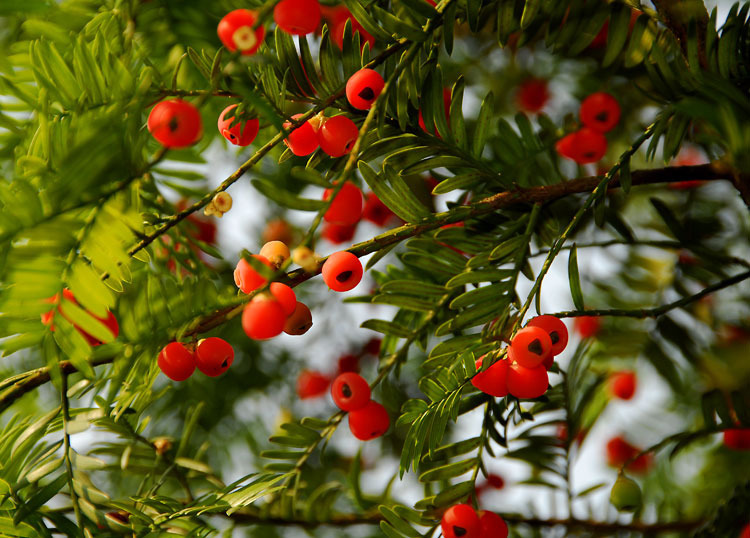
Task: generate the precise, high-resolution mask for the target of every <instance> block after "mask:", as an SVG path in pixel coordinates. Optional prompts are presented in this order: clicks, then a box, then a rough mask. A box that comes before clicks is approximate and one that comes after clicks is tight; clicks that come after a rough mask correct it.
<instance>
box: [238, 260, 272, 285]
mask: <svg viewBox="0 0 750 538" xmlns="http://www.w3.org/2000/svg"><path fill="white" fill-rule="evenodd" d="M251 257H252V258H255V259H256V260H258V261H260V262H261V263H263V264H265V265H267V266H268V267H270V268H271V269H273V266H272V265H271V262H269V261H268V260H267V259H266V258H265V257H264V256H260V255H258V254H253V255H252V256H251ZM234 283H235V284H237V287H238V288H239V289H240V290H242V292H243V293H250V292H252V291H254V290H257V289H258V288H260V287H261V286H263V285H264V284H265V283H266V278H265V277H263V276H261V275H260V274H259V273H258V272H257V271H256V270H255V269H253V266H252V265H250V263H249V262H248V261H247V260H246V259H245V258H240V261H239V262H238V263H237V267H236V268H235V270H234Z"/></svg>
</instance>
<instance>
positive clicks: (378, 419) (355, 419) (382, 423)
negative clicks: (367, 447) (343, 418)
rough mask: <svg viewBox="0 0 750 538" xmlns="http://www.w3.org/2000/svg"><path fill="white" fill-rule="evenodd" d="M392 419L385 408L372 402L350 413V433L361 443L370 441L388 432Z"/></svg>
mask: <svg viewBox="0 0 750 538" xmlns="http://www.w3.org/2000/svg"><path fill="white" fill-rule="evenodd" d="M390 424H391V419H390V418H389V417H388V411H386V410H385V407H383V406H382V405H380V404H379V403H378V402H376V401H374V400H370V401H369V402H367V404H366V405H365V406H364V407H360V408H359V409H355V410H354V411H350V412H349V431H351V432H352V435H354V437H356V438H357V439H359V440H360V441H370V440H372V439H375V438H376V437H380V436H381V435H383V434H384V433H385V432H387V431H388V427H389V426H390Z"/></svg>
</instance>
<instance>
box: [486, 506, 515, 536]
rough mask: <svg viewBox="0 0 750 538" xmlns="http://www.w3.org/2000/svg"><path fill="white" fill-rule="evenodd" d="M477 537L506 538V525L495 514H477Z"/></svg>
mask: <svg viewBox="0 0 750 538" xmlns="http://www.w3.org/2000/svg"><path fill="white" fill-rule="evenodd" d="M479 536H481V538H508V525H507V524H506V523H505V520H503V518H501V517H500V516H498V515H497V514H496V513H495V512H489V511H486V510H483V511H481V512H479Z"/></svg>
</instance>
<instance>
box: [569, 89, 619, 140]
mask: <svg viewBox="0 0 750 538" xmlns="http://www.w3.org/2000/svg"><path fill="white" fill-rule="evenodd" d="M579 115H580V117H581V122H582V123H583V124H584V125H585V126H586V127H589V128H591V129H594V130H595V131H598V132H600V133H607V132H609V131H611V130H612V129H614V128H615V126H616V125H617V124H618V123H619V121H620V104H619V103H618V102H617V99H615V98H614V97H612V96H611V95H610V94H608V93H606V92H596V93H592V94H591V95H589V96H588V97H587V98H586V99H584V100H583V102H582V103H581V109H580V111H579Z"/></svg>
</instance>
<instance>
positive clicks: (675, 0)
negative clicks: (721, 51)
mask: <svg viewBox="0 0 750 538" xmlns="http://www.w3.org/2000/svg"><path fill="white" fill-rule="evenodd" d="M653 2H654V7H656V12H657V13H658V14H659V18H661V20H662V22H664V24H665V25H666V26H667V28H669V31H670V32H672V34H673V35H674V36H675V38H676V39H677V42H678V43H679V45H680V49H681V50H682V55H683V56H684V57H685V58H686V60H687V55H688V53H687V43H688V39H689V37H688V25H689V24H690V21H692V20H694V21H695V22H696V25H697V38H698V59H699V61H700V65H701V67H702V68H703V69H708V59H707V57H706V30H707V28H708V11H707V10H706V6H705V4H704V3H703V1H702V0H653ZM656 46H658V45H656Z"/></svg>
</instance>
